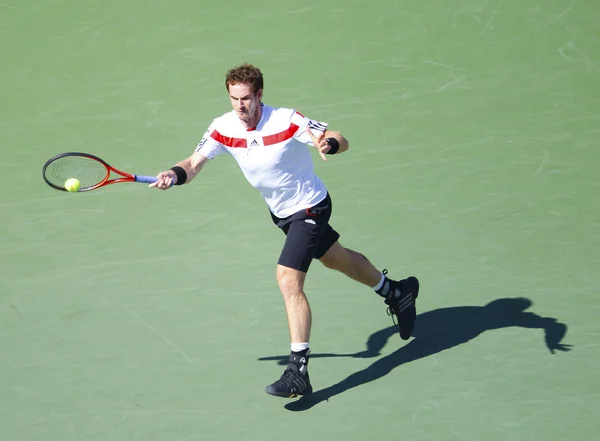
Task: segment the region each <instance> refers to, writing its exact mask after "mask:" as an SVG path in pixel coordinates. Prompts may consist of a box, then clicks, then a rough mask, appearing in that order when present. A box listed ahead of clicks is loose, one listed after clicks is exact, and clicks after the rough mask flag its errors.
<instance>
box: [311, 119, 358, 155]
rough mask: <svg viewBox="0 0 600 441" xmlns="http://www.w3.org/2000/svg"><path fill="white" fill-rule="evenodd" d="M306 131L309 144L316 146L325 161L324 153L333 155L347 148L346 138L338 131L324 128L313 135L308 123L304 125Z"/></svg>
mask: <svg viewBox="0 0 600 441" xmlns="http://www.w3.org/2000/svg"><path fill="white" fill-rule="evenodd" d="M306 133H308V136H310V140H311V141H310V142H311V144H312V145H314V146H315V147H316V148H317V150H318V151H319V155H321V159H323V161H327V157H326V156H325V155H334V154H337V153H342V152H345V151H346V150H348V147H349V146H348V140H347V139H346V138H345V137H344V136H343V135H342V134H341V133H340V132H336V131H333V130H325V131H324V132H321V133H319V132H317V134H316V135H315V134H314V133H313V131H312V130H311V128H310V125H309V126H308V127H306Z"/></svg>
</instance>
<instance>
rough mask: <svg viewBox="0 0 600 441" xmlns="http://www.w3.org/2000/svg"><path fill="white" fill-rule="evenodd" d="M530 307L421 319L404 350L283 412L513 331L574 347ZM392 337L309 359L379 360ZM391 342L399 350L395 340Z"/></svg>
mask: <svg viewBox="0 0 600 441" xmlns="http://www.w3.org/2000/svg"><path fill="white" fill-rule="evenodd" d="M531 305H532V302H531V300H529V299H526V298H502V299H497V300H494V301H492V302H490V303H488V304H487V305H484V306H455V307H448V308H440V309H435V310H432V311H428V312H424V313H422V314H419V316H418V318H417V324H416V326H415V331H414V332H413V339H412V340H410V341H409V342H408V343H407V344H406V345H404V346H402V347H400V348H399V349H397V350H396V351H394V352H393V353H391V354H389V355H386V356H385V357H382V358H379V359H377V360H376V361H375V362H373V363H372V364H371V365H370V366H368V367H367V368H365V369H363V370H360V371H358V372H355V373H353V374H351V375H349V376H348V377H346V378H345V379H343V380H341V381H340V382H338V383H336V384H333V385H331V386H329V387H326V388H324V389H320V390H317V391H315V392H313V393H312V394H310V395H306V396H303V397H301V398H300V399H299V400H297V401H294V402H291V403H288V404H286V405H285V408H286V409H288V410H290V411H303V410H308V409H310V408H312V407H314V406H315V405H317V404H319V403H321V402H323V401H328V400H329V399H330V398H332V397H334V396H336V395H339V394H341V393H343V392H345V391H347V390H349V389H353V388H355V387H358V386H361V385H364V384H367V383H370V382H372V381H375V380H378V379H379V378H382V377H384V376H385V375H387V374H389V373H390V372H391V371H392V370H394V369H395V368H397V367H399V366H401V365H403V364H406V363H410V362H412V361H415V360H419V359H421V358H424V357H428V356H430V355H434V354H437V353H439V352H442V351H445V350H447V349H451V348H454V347H457V346H460V345H461V344H464V343H467V342H469V341H470V340H473V339H474V338H476V337H477V336H479V335H480V334H482V333H483V332H485V331H490V330H495V329H501V328H508V327H513V326H516V327H521V328H528V329H542V330H544V333H545V343H546V347H547V348H548V350H549V351H550V353H552V354H554V353H555V352H556V351H565V352H566V351H569V350H570V348H571V346H570V345H566V344H562V343H561V341H562V339H563V338H564V336H565V335H566V332H567V326H566V325H565V324H563V323H560V322H558V321H557V320H556V319H554V318H551V317H541V316H539V315H537V314H534V313H531V312H525V310H526V309H528V308H529V307H530V306H531ZM392 337H393V338H397V340H398V342H401V340H400V337H399V336H398V334H397V330H396V328H395V326H389V327H386V328H384V329H381V330H379V331H377V332H375V333H373V334H371V336H369V338H368V339H367V341H366V349H365V350H363V351H360V352H356V353H354V354H332V353H325V354H311V359H318V358H332V357H349V358H376V357H379V356H380V355H381V350H382V349H383V348H384V347H385V345H386V344H387V342H388V341H389V340H390V338H392ZM393 342H394V344H397V343H396V342H395V341H394V340H393ZM259 360H263V361H268V360H270V361H277V362H278V363H279V364H282V365H285V364H287V360H288V357H287V356H285V357H283V356H276V357H263V358H259ZM313 386H314V385H313Z"/></svg>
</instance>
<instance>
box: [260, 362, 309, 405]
mask: <svg viewBox="0 0 600 441" xmlns="http://www.w3.org/2000/svg"><path fill="white" fill-rule="evenodd" d="M302 370H304V373H303V372H302ZM312 390H313V389H312V386H311V385H310V378H309V376H308V371H307V370H306V365H297V364H295V363H290V364H288V365H287V368H286V369H285V371H284V372H283V375H282V376H281V378H280V379H279V380H277V381H276V382H275V383H273V384H270V385H269V386H267V388H266V389H265V392H267V393H268V394H269V395H274V396H276V397H283V398H294V397H297V396H298V395H308V394H310V393H312Z"/></svg>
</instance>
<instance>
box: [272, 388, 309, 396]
mask: <svg viewBox="0 0 600 441" xmlns="http://www.w3.org/2000/svg"><path fill="white" fill-rule="evenodd" d="M265 392H266V393H268V394H269V395H272V396H274V397H279V398H296V397H297V396H299V395H308V394H312V392H313V388H312V386H308V387H307V388H306V390H305V391H304V392H302V393H296V394H291V395H290V394H277V393H271V392H269V391H268V390H267V389H265Z"/></svg>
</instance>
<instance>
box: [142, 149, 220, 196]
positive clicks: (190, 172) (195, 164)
mask: <svg viewBox="0 0 600 441" xmlns="http://www.w3.org/2000/svg"><path fill="white" fill-rule="evenodd" d="M208 161H209V159H208V158H207V157H206V156H204V155H203V154H202V153H200V152H197V151H196V152H194V153H193V154H192V155H191V156H190V157H188V158H186V159H184V160H183V161H179V162H178V163H177V164H176V165H175V166H176V167H181V168H182V169H183V170H185V173H186V175H187V177H186V180H185V182H184V184H189V183H190V182H191V181H192V180H193V179H194V178H195V177H196V175H197V174H198V173H199V172H200V170H202V167H204V164H206V163H207V162H208ZM156 178H157V179H158V180H157V181H156V182H154V183H153V184H150V187H156V188H158V189H160V190H167V189H169V188H171V187H172V186H173V185H175V184H177V183H178V179H177V173H175V171H173V170H171V169H169V170H165V171H163V172H160V173H159V174H158V175H156Z"/></svg>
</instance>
